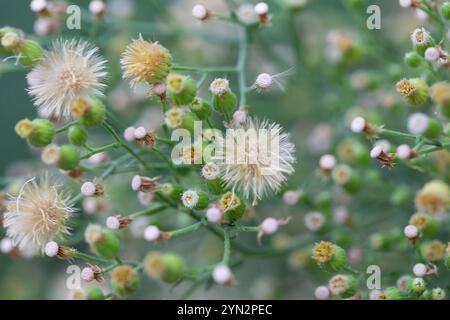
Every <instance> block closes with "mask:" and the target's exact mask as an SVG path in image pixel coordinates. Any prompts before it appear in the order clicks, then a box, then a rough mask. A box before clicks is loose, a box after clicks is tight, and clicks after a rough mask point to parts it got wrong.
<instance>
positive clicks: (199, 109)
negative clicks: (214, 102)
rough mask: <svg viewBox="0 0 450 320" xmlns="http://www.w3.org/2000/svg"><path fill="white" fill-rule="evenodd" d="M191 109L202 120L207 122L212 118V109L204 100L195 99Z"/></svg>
mask: <svg viewBox="0 0 450 320" xmlns="http://www.w3.org/2000/svg"><path fill="white" fill-rule="evenodd" d="M190 107H191V110H192V112H194V113H195V114H196V115H197V117H198V118H199V119H201V120H206V119H208V118H209V117H210V116H211V113H212V107H211V105H210V104H209V103H207V102H206V101H205V100H203V99H202V98H199V97H195V98H194V100H193V101H192V103H191V106H190Z"/></svg>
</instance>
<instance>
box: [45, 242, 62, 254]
mask: <svg viewBox="0 0 450 320" xmlns="http://www.w3.org/2000/svg"><path fill="white" fill-rule="evenodd" d="M58 250H59V245H58V244H57V243H56V242H55V241H50V242H48V243H47V244H46V245H45V249H44V252H45V255H46V256H47V257H50V258H52V257H56V255H57V254H58Z"/></svg>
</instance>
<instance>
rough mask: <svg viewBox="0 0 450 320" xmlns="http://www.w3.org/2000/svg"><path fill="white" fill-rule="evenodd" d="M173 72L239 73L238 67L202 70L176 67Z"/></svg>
mask: <svg viewBox="0 0 450 320" xmlns="http://www.w3.org/2000/svg"><path fill="white" fill-rule="evenodd" d="M172 70H175V71H192V72H199V73H221V72H237V69H236V67H210V68H200V67H187V66H174V67H172Z"/></svg>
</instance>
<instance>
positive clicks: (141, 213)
mask: <svg viewBox="0 0 450 320" xmlns="http://www.w3.org/2000/svg"><path fill="white" fill-rule="evenodd" d="M166 208H167V206H166V205H165V204H158V205H155V206H152V207H151V208H147V209H144V210H141V211H137V212H135V213H133V214H130V215H129V216H128V217H129V218H131V219H136V218H139V217H142V216H149V215H153V214H156V213H159V212H161V211H163V210H165V209H166Z"/></svg>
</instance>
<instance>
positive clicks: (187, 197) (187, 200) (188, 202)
mask: <svg viewBox="0 0 450 320" xmlns="http://www.w3.org/2000/svg"><path fill="white" fill-rule="evenodd" d="M198 198H199V197H198V193H197V192H195V191H193V190H188V191H185V192H183V195H182V196H181V201H182V202H183V205H184V206H185V207H187V208H190V209H192V208H194V207H195V206H196V205H197V203H198Z"/></svg>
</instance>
